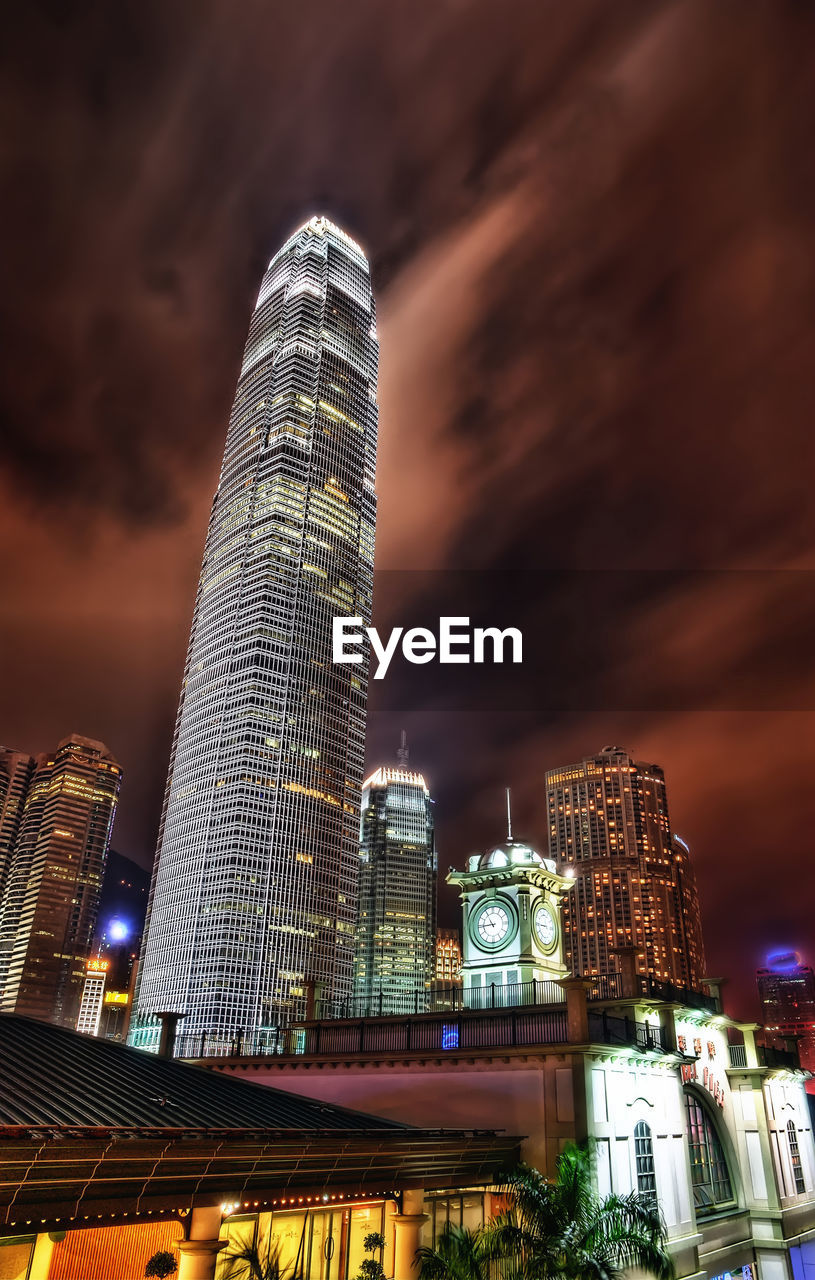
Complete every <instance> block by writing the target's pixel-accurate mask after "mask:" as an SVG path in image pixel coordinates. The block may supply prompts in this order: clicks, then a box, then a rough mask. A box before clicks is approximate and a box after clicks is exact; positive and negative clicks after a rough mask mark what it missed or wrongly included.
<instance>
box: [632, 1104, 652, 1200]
mask: <svg viewBox="0 0 815 1280" xmlns="http://www.w3.org/2000/svg"><path fill="white" fill-rule="evenodd" d="M634 1156H635V1158H636V1163H637V1191H638V1192H639V1193H640V1195H641V1196H642V1197H643V1199H645V1200H650V1201H651V1203H652V1204H653V1205H656V1202H657V1180H656V1177H655V1175H654V1144H653V1142H652V1141H651V1128H650V1126H649V1125H647V1124H646V1123H645V1121H644V1120H640V1122H639V1124H638V1125H637V1126H636V1128H635V1129H634Z"/></svg>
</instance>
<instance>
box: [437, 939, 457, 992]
mask: <svg viewBox="0 0 815 1280" xmlns="http://www.w3.org/2000/svg"><path fill="white" fill-rule="evenodd" d="M435 972H436V982H437V983H438V984H439V986H446V987H451V986H461V935H460V934H459V931H458V929H437V930H436V965H435Z"/></svg>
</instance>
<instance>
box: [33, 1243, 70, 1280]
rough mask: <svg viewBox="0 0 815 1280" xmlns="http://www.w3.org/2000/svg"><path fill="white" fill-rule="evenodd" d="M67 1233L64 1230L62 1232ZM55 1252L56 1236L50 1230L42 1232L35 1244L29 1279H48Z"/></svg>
mask: <svg viewBox="0 0 815 1280" xmlns="http://www.w3.org/2000/svg"><path fill="white" fill-rule="evenodd" d="M62 1234H63V1235H64V1234H65V1233H64V1232H63V1233H62ZM53 1253H54V1237H53V1235H52V1234H50V1233H49V1232H41V1233H40V1234H39V1235H38V1236H37V1241H36V1244H35V1245H34V1255H33V1257H32V1259H31V1269H30V1270H29V1272H28V1277H29V1280H48V1272H49V1271H50V1270H51V1258H52V1256H53Z"/></svg>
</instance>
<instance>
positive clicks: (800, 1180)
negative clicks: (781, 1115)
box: [787, 1120, 806, 1196]
mask: <svg viewBox="0 0 815 1280" xmlns="http://www.w3.org/2000/svg"><path fill="white" fill-rule="evenodd" d="M787 1142H788V1143H789V1144H790V1162H791V1164H792V1176H793V1178H794V1179H795V1194H796V1195H798V1196H800V1195H802V1194H803V1192H804V1191H806V1187H805V1186H804V1170H803V1168H802V1167H801V1150H800V1147H799V1146H798V1133H797V1131H796V1128H795V1121H794V1120H788V1121H787Z"/></svg>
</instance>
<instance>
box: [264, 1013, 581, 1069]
mask: <svg viewBox="0 0 815 1280" xmlns="http://www.w3.org/2000/svg"><path fill="white" fill-rule="evenodd" d="M566 1038H567V1023H566V1011H565V1009H545V1008H540V1009H525V1008H523V1007H522V1006H521V1007H516V1008H513V1009H506V1010H503V1009H502V1010H494V1011H493V1010H491V1011H489V1012H487V1011H484V1012H478V1011H474V1010H466V1011H462V1012H460V1013H458V1014H447V1015H445V1014H427V1015H420V1016H419V1017H408V1018H377V1019H360V1020H351V1021H348V1022H341V1021H327V1022H316V1023H312V1024H310V1025H307V1026H305V1027H303V1028H300V1029H298V1030H297V1031H296V1032H294V1041H293V1043H291V1045H290V1048H289V1053H290V1054H291V1055H294V1056H301V1055H304V1054H305V1055H313V1056H320V1057H343V1056H349V1055H358V1054H380V1053H394V1054H404V1053H427V1052H437V1053H438V1052H446V1051H451V1050H455V1049H484V1048H509V1047H512V1046H516V1045H521V1046H523V1045H526V1046H531V1045H550V1044H565V1043H566Z"/></svg>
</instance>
